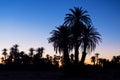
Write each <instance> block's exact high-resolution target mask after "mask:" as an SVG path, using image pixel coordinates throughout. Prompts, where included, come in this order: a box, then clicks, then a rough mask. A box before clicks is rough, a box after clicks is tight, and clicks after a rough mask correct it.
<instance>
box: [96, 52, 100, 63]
mask: <svg viewBox="0 0 120 80" xmlns="http://www.w3.org/2000/svg"><path fill="white" fill-rule="evenodd" d="M99 55H100V54H99V53H95V56H96V61H97V62H96V64H98V56H99Z"/></svg>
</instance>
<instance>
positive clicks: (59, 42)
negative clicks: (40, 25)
mask: <svg viewBox="0 0 120 80" xmlns="http://www.w3.org/2000/svg"><path fill="white" fill-rule="evenodd" d="M56 28H57V30H53V31H52V32H51V34H52V36H51V37H50V38H49V40H48V41H49V43H53V47H54V50H55V51H56V53H57V52H59V53H63V58H64V63H65V64H69V62H70V59H69V51H70V50H71V49H72V47H71V45H70V42H71V41H70V40H71V39H70V28H69V27H67V26H65V25H61V26H59V27H56Z"/></svg>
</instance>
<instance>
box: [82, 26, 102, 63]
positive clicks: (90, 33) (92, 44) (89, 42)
mask: <svg viewBox="0 0 120 80" xmlns="http://www.w3.org/2000/svg"><path fill="white" fill-rule="evenodd" d="M100 36H101V35H100V34H99V32H97V31H96V29H95V28H94V27H93V26H88V27H86V28H84V32H83V33H82V37H81V41H80V42H81V48H82V50H83V55H82V58H81V63H84V61H85V57H86V54H87V53H89V52H92V51H93V50H95V48H96V45H97V44H99V42H101V37H100Z"/></svg>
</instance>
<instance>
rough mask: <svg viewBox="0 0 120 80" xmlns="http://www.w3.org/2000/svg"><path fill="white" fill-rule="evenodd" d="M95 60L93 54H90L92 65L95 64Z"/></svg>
mask: <svg viewBox="0 0 120 80" xmlns="http://www.w3.org/2000/svg"><path fill="white" fill-rule="evenodd" d="M95 61H96V60H95V56H92V57H91V62H92V63H93V64H94V65H95Z"/></svg>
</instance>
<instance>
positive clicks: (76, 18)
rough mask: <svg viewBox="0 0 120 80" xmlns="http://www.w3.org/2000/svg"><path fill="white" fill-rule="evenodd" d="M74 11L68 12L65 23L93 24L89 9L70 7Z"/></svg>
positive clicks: (70, 24)
mask: <svg viewBox="0 0 120 80" xmlns="http://www.w3.org/2000/svg"><path fill="white" fill-rule="evenodd" d="M70 11H71V12H72V13H70V14H66V17H65V19H64V20H65V22H64V24H67V25H69V26H74V25H75V24H84V25H89V24H91V19H90V18H89V15H88V11H86V10H84V9H83V8H82V7H80V8H79V7H74V9H70Z"/></svg>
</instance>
